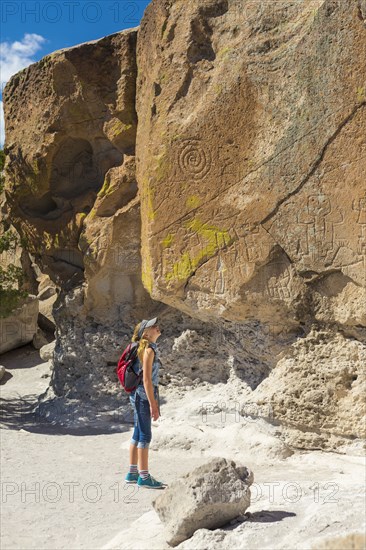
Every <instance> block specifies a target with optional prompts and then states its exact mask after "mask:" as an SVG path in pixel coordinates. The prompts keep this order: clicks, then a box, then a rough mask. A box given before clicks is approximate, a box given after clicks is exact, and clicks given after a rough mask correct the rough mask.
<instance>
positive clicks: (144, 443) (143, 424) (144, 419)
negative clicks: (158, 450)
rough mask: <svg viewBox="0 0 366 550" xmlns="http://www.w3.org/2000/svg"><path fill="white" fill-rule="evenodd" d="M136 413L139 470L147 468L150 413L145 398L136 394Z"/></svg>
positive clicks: (145, 470) (144, 470)
mask: <svg viewBox="0 0 366 550" xmlns="http://www.w3.org/2000/svg"><path fill="white" fill-rule="evenodd" d="M136 413H137V420H138V427H139V442H138V445H137V453H138V465H139V470H140V472H141V471H142V472H147V471H148V470H149V445H150V441H151V414H150V404H149V401H148V400H147V399H142V398H141V397H140V396H139V395H138V394H137V395H136Z"/></svg>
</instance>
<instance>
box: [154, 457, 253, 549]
mask: <svg viewBox="0 0 366 550" xmlns="http://www.w3.org/2000/svg"><path fill="white" fill-rule="evenodd" d="M253 479H254V478H253V473H252V472H250V470H248V469H247V468H246V467H245V466H239V465H236V464H235V462H234V461H233V460H227V459H226V458H213V459H211V460H210V461H209V462H207V463H206V464H203V465H202V466H199V467H198V468H196V469H195V470H193V471H191V472H189V473H188V474H186V475H184V476H182V477H181V478H179V479H178V480H176V481H175V482H173V483H172V484H171V485H170V486H169V487H167V488H166V489H164V492H163V493H162V494H161V495H159V496H158V497H157V498H156V499H155V500H154V501H153V506H154V509H155V511H156V512H157V514H158V515H159V517H160V520H161V521H162V523H164V525H165V532H166V539H167V542H168V543H169V544H171V545H172V546H176V545H177V544H179V543H180V542H182V541H184V540H186V539H188V538H189V537H191V536H192V535H193V533H194V532H195V531H196V530H197V529H200V528H207V529H211V528H212V529H215V528H218V527H221V526H222V525H225V524H226V523H228V522H229V521H230V520H232V519H234V518H235V517H237V516H239V515H242V514H244V512H245V510H246V509H247V508H248V506H249V504H250V489H249V487H250V485H251V484H252V483H253Z"/></svg>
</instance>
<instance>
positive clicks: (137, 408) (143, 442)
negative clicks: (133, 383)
mask: <svg viewBox="0 0 366 550" xmlns="http://www.w3.org/2000/svg"><path fill="white" fill-rule="evenodd" d="M154 394H155V396H156V391H155V392H154ZM130 403H131V405H132V408H133V423H134V430H133V434H132V438H131V443H132V445H136V446H137V448H139V449H145V448H147V447H149V445H150V441H151V437H152V435H151V413H150V403H149V401H148V399H143V398H142V397H141V396H140V395H139V394H138V393H137V392H136V391H134V392H133V393H131V394H130Z"/></svg>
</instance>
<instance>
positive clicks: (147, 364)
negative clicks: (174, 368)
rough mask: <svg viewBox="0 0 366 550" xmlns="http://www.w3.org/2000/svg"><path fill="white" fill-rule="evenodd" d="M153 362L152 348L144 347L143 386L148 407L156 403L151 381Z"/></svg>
mask: <svg viewBox="0 0 366 550" xmlns="http://www.w3.org/2000/svg"><path fill="white" fill-rule="evenodd" d="M153 362H154V350H153V349H151V348H146V349H145V351H144V357H143V363H142V366H143V370H144V376H143V381H144V388H145V391H146V395H147V398H148V400H149V403H150V407H152V406H153V405H154V404H155V403H156V399H155V396H154V388H153V383H152V378H151V377H152V366H153Z"/></svg>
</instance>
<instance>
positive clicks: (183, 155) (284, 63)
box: [4, 0, 366, 449]
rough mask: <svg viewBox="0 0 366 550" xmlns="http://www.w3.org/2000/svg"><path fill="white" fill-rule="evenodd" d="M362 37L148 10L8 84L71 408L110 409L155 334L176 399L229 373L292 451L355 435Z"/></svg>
mask: <svg viewBox="0 0 366 550" xmlns="http://www.w3.org/2000/svg"><path fill="white" fill-rule="evenodd" d="M365 19H366V8H365V5H364V2H362V1H360V2H353V3H351V4H348V3H346V2H342V1H335V0H311V1H305V0H304V1H300V2H299V1H291V0H286V1H278V2H272V3H269V2H263V3H261V2H250V1H244V0H204V1H202V0H189V1H185V2H182V1H180V0H176V1H173V0H153V1H152V3H151V4H150V5H149V6H148V8H147V9H146V11H145V14H144V17H143V20H142V23H141V27H140V28H139V29H138V30H137V29H132V30H131V31H125V32H122V33H117V34H115V35H112V36H109V37H105V38H103V39H102V40H99V41H94V42H90V43H86V44H82V45H79V46H76V47H74V48H69V49H66V50H60V51H59V52H55V53H54V54H52V55H51V56H47V57H45V58H44V59H42V60H41V61H40V62H38V63H35V64H33V65H31V66H30V67H28V69H25V70H24V71H21V72H20V73H18V74H17V75H15V76H14V77H12V79H11V80H10V82H9V83H8V84H7V86H6V87H5V90H4V107H5V122H6V144H5V145H6V150H7V152H8V162H7V166H6V174H7V175H6V177H7V200H8V205H9V210H10V212H11V217H12V221H13V223H14V225H15V226H16V227H17V229H18V231H19V232H20V233H21V234H22V235H24V236H26V237H27V239H28V243H29V248H30V250H31V252H32V253H33V254H35V255H36V258H37V260H38V262H39V264H40V266H41V267H42V268H43V269H44V270H45V271H47V272H48V273H49V274H50V276H51V277H52V278H53V279H54V280H55V281H56V282H57V283H58V284H60V285H61V286H62V287H63V291H62V292H61V295H60V298H59V300H58V303H57V304H56V309H55V320H56V323H57V324H58V336H57V345H56V351H55V358H54V363H55V369H54V377H53V386H54V388H55V389H56V390H57V392H58V394H59V395H66V396H71V395H72V396H73V397H83V396H84V395H85V392H86V391H87V395H94V396H95V395H98V396H100V395H103V394H104V395H105V394H106V393H110V394H113V393H116V386H115V378H114V377H115V375H114V370H112V369H111V366H112V365H114V361H115V360H116V358H117V357H118V353H119V351H120V347H119V345H118V344H120V342H118V340H119V339H120V338H121V336H124V335H127V334H129V333H130V331H131V324H133V323H135V322H137V321H138V320H140V319H141V318H142V317H145V318H146V317H148V316H149V315H150V314H151V315H152V314H154V315H155V314H157V313H159V314H161V317H162V319H163V322H164V323H165V326H166V331H165V334H164V336H165V338H164V343H163V342H162V348H163V351H164V349H165V351H166V357H167V360H166V366H167V368H168V369H169V373H165V374H164V376H163V381H164V382H165V383H167V382H169V381H170V380H172V377H173V379H174V380H175V378H176V377H177V382H176V383H185V384H187V383H188V384H191V383H192V380H194V378H196V377H197V376H198V377H199V378H200V379H205V380H211V381H213V382H218V381H222V382H226V381H227V379H228V377H229V373H228V370H230V369H229V366H228V365H231V367H232V369H233V375H234V376H235V377H236V379H237V384H238V388H240V392H242V393H243V395H245V397H246V399H247V400H249V401H251V402H253V403H255V404H256V405H257V406H260V405H263V404H266V405H268V407H269V408H270V409H271V411H272V413H271V414H272V417H274V418H275V420H276V422H278V423H279V424H281V425H282V426H283V433H284V435H285V436H286V438H287V440H288V441H289V442H291V444H293V445H294V446H300V447H307V448H333V449H337V448H338V447H339V445H340V442H341V441H343V442H344V441H345V440H349V439H352V438H358V437H360V436H362V433H363V427H362V414H363V402H362V394H361V388H362V383H363V376H364V369H363V365H364V362H365V359H366V352H365V350H366V307H365V304H366V189H365V181H366V160H365V153H366V114H365V111H366V82H365V74H366V25H365ZM137 121H138V122H137ZM135 154H136V156H135ZM140 208H141V212H140ZM140 248H141V251H140ZM200 355H201V358H199V359H197V357H199V356H200ZM187 361H188V363H189V364H191V363H192V365H193V363H194V365H193V366H192V369H187ZM108 365H109V368H108ZM217 365H219V368H218V367H217ZM96 368H102V370H103V369H104V370H103V376H102V377H101V379H100V383H99V385H98V384H97V383H96V382H95V380H93V379H90V376H89V374H90V369H96ZM182 370H183V373H182V372H181V371H182ZM76 379H78V382H77V383H76V384H75V380H76ZM97 386H98V387H97ZM86 388H87V389H86ZM268 407H267V408H266V410H267V411H268V410H269V408H268ZM259 409H260V407H259ZM259 409H258V410H259Z"/></svg>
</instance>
